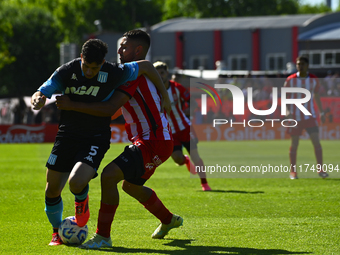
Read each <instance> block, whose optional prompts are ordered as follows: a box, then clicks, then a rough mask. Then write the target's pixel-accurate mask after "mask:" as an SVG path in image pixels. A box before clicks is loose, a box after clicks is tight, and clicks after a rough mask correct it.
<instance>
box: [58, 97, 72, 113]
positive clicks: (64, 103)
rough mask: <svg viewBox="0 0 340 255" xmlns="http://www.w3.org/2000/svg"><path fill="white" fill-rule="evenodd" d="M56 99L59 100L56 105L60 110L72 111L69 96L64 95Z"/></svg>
mask: <svg viewBox="0 0 340 255" xmlns="http://www.w3.org/2000/svg"><path fill="white" fill-rule="evenodd" d="M55 98H56V99H57V101H56V102H55V104H56V106H57V108H58V109H59V110H66V111H70V110H72V101H71V99H70V98H69V97H68V96H66V95H62V96H56V97H55Z"/></svg>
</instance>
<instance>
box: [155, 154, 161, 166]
mask: <svg viewBox="0 0 340 255" xmlns="http://www.w3.org/2000/svg"><path fill="white" fill-rule="evenodd" d="M152 160H153V162H154V163H155V165H156V166H159V165H160V164H162V163H163V162H162V160H161V159H160V158H159V157H158V155H156V156H154V157H153V159H152Z"/></svg>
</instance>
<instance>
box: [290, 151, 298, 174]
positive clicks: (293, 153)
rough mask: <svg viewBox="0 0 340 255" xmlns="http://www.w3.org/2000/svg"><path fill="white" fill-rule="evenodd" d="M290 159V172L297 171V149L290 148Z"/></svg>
mask: <svg viewBox="0 0 340 255" xmlns="http://www.w3.org/2000/svg"><path fill="white" fill-rule="evenodd" d="M289 159H290V165H291V167H290V172H296V167H295V165H296V149H293V148H292V147H290V148H289Z"/></svg>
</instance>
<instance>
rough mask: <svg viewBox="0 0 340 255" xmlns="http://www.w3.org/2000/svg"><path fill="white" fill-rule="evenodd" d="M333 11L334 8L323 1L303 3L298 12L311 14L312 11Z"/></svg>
mask: <svg viewBox="0 0 340 255" xmlns="http://www.w3.org/2000/svg"><path fill="white" fill-rule="evenodd" d="M331 11H332V9H331V8H329V7H328V6H327V5H325V4H323V3H322V4H316V5H310V4H303V5H300V6H299V10H298V13H300V14H310V13H325V12H331Z"/></svg>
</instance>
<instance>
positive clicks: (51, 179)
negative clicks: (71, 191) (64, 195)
mask: <svg viewBox="0 0 340 255" xmlns="http://www.w3.org/2000/svg"><path fill="white" fill-rule="evenodd" d="M68 176H69V173H65V172H58V171H54V170H52V169H47V171H46V196H47V197H50V198H53V197H57V196H59V195H60V194H61V192H62V190H63V188H64V187H65V184H66V182H67V179H68Z"/></svg>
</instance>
